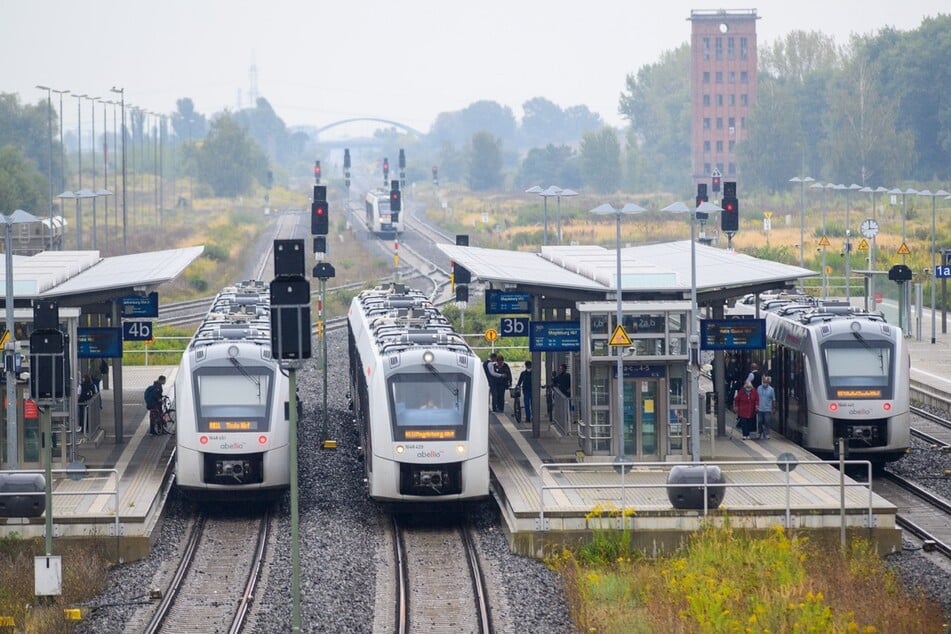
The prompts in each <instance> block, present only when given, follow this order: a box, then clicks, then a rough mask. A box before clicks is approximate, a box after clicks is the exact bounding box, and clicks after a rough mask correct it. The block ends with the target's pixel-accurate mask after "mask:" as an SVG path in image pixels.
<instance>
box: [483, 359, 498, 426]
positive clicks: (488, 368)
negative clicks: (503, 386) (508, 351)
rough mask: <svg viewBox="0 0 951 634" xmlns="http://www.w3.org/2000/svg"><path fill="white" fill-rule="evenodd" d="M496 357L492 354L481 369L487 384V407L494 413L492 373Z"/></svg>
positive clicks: (493, 378)
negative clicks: (483, 371)
mask: <svg viewBox="0 0 951 634" xmlns="http://www.w3.org/2000/svg"><path fill="white" fill-rule="evenodd" d="M497 356H498V355H497V354H496V353H494V352H493V353H492V354H490V355H489V358H488V359H486V361H485V362H484V363H483V364H482V369H483V370H485V380H486V381H488V382H489V407H490V408H491V409H492V411H493V412H494V411H495V377H494V376H492V371H493V370H494V369H495V358H496V357H497Z"/></svg>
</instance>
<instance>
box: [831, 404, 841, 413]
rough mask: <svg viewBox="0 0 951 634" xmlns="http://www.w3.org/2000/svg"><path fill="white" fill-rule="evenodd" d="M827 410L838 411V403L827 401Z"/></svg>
mask: <svg viewBox="0 0 951 634" xmlns="http://www.w3.org/2000/svg"><path fill="white" fill-rule="evenodd" d="M829 411H830V412H837V411H839V404H838V403H829Z"/></svg>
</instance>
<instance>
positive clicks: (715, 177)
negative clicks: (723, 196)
mask: <svg viewBox="0 0 951 634" xmlns="http://www.w3.org/2000/svg"><path fill="white" fill-rule="evenodd" d="M710 178H711V180H712V181H713V192H714V193H715V194H719V193H720V170H718V169H715V170H713V174H711V175H710Z"/></svg>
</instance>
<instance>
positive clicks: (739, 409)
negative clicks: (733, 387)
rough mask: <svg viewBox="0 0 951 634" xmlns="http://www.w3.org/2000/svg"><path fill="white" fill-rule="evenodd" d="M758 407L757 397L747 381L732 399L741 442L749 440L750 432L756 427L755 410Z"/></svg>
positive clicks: (751, 385)
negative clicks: (741, 438)
mask: <svg viewBox="0 0 951 634" xmlns="http://www.w3.org/2000/svg"><path fill="white" fill-rule="evenodd" d="M758 407H759V395H758V394H757V393H756V390H754V389H753V384H752V383H750V382H749V381H747V382H746V383H744V384H743V389H742V390H739V391H738V392H737V393H736V396H735V397H733V411H734V412H736V419H737V424H738V426H739V427H740V429H742V430H743V440H749V439H750V432H752V431H753V429H754V428H755V427H756V410H757V408H758Z"/></svg>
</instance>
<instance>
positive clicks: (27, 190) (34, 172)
mask: <svg viewBox="0 0 951 634" xmlns="http://www.w3.org/2000/svg"><path fill="white" fill-rule="evenodd" d="M47 189H48V185H47V181H46V178H45V177H44V176H43V174H41V173H40V171H39V170H38V169H36V167H35V166H34V165H33V164H32V162H31V161H29V160H27V159H26V158H25V157H24V156H23V154H22V153H21V152H20V150H19V149H18V148H16V147H14V146H13V145H5V146H3V147H0V213H5V214H8V213H12V212H14V211H15V210H17V209H22V210H24V211H28V212H30V213H32V214H35V215H40V214H39V210H40V209H46V208H47V200H48V198H47V197H48V196H49V192H48V191H47Z"/></svg>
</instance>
